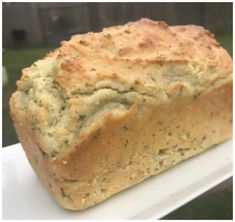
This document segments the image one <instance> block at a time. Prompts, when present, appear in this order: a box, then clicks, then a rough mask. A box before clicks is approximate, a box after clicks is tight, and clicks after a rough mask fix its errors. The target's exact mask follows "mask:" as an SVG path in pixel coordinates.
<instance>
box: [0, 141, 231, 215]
mask: <svg viewBox="0 0 235 222" xmlns="http://www.w3.org/2000/svg"><path fill="white" fill-rule="evenodd" d="M2 154H3V155H2V157H3V219H158V218H161V217H163V216H165V215H167V214H168V213H170V212H172V211H173V210H175V209H177V208H178V207H180V206H182V205H183V204H185V203H187V202H188V201H190V200H192V199H193V198H195V197H197V196H199V195H200V194H202V193H204V192H205V191H207V190H209V189H210V188H212V187H214V186H216V185H217V184H219V183H221V182H222V181H224V180H226V179H227V178H229V177H231V176H232V140H229V141H227V142H225V143H222V144H220V145H218V146H216V147H214V148H213V149H210V150H208V151H206V152H204V153H203V154H201V155H199V156H196V157H193V158H191V159H189V160H186V161H184V162H182V163H180V164H178V165H176V166H175V167H173V168H171V169H169V170H167V171H166V172H163V173H161V174H159V175H157V176H154V177H151V178H149V179H147V180H145V181H144V182H142V183H140V184H139V185H137V186H135V187H133V188H131V189H127V190H125V191H123V192H121V193H119V194H117V195H114V196H113V197H112V198H110V199H108V200H106V201H104V202H103V203H101V204H98V205H97V206H95V207H92V208H90V209H88V210H85V211H81V212H73V211H67V210H64V209H62V208H61V207H59V206H58V205H57V204H56V203H55V202H54V200H53V199H52V198H51V196H50V195H49V193H48V192H47V190H46V189H45V188H44V187H43V186H42V185H41V184H40V182H39V180H38V179H37V177H36V175H35V174H34V172H33V170H32V169H31V167H30V165H29V163H28V161H27V160H26V157H25V155H24V152H23V150H22V148H21V145H20V144H16V145H13V146H9V147H7V148H4V149H3V152H2Z"/></svg>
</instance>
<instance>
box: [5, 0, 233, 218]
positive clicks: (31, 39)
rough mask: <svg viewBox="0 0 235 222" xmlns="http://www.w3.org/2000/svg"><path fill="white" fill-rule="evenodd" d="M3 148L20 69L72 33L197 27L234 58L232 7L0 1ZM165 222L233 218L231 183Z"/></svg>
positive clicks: (11, 139) (8, 140) (9, 136)
mask: <svg viewBox="0 0 235 222" xmlns="http://www.w3.org/2000/svg"><path fill="white" fill-rule="evenodd" d="M2 4H3V5H2V6H3V7H2V10H3V11H2V16H3V26H2V27H3V32H2V33H3V35H2V38H3V75H2V81H3V104H2V108H3V119H2V123H3V131H2V132H3V137H2V138H3V147H4V146H8V145H11V144H15V143H17V142H18V139H17V136H16V134H15V131H14V128H13V125H12V121H11V119H10V116H9V105H8V102H9V98H10V96H11V94H12V93H13V92H14V91H15V90H16V85H15V82H16V80H17V79H19V78H20V76H21V69H22V68H24V67H27V66H30V65H31V64H32V63H33V62H34V61H35V60H37V59H39V58H42V57H43V56H44V55H45V54H46V53H47V52H48V51H50V50H51V49H53V48H55V47H58V46H59V43H60V41H61V40H66V39H69V38H70V36H71V35H73V34H76V33H86V32H88V31H93V32H96V31H101V30H102V28H103V27H107V26H112V25H119V24H124V23H126V22H128V21H135V20H138V19H139V18H141V17H147V18H151V19H154V20H164V21H165V22H166V23H168V24H169V25H183V24H197V25H202V26H204V27H205V28H207V29H208V30H210V31H211V32H213V33H215V35H216V38H217V40H218V41H219V42H220V44H221V45H222V46H223V47H224V48H226V49H227V50H228V52H229V53H230V55H232V3H13V2H11V3H2ZM165 219H232V182H231V181H228V182H227V183H226V185H225V186H224V187H222V188H221V187H220V188H219V189H218V188H217V189H215V191H213V192H209V193H208V194H206V195H203V196H202V197H199V198H197V199H196V200H193V201H192V202H190V203H188V204H186V205H185V206H183V207H182V208H180V209H179V210H177V211H175V212H173V213H172V214H170V215H168V216H167V217H166V218H165Z"/></svg>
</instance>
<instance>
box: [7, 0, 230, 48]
mask: <svg viewBox="0 0 235 222" xmlns="http://www.w3.org/2000/svg"><path fill="white" fill-rule="evenodd" d="M141 17H147V18H151V19H154V20H164V21H165V22H167V23H168V24H169V25H179V24H198V25H203V26H205V27H206V28H207V29H209V30H210V31H212V32H214V33H215V34H216V35H232V3H3V46H4V47H14V46H19V45H21V44H24V45H28V46H31V45H35V44H43V45H58V43H59V41H61V40H62V39H68V38H69V37H70V36H71V35H72V34H75V33H85V32H88V31H100V30H101V29H102V28H103V27H107V26H112V25H117V24H124V23H126V22H128V21H134V20H137V19H139V18H141ZM14 33H15V34H14ZM17 33H18V34H17ZM19 36H21V38H20V37H19ZM22 36H24V37H22Z"/></svg>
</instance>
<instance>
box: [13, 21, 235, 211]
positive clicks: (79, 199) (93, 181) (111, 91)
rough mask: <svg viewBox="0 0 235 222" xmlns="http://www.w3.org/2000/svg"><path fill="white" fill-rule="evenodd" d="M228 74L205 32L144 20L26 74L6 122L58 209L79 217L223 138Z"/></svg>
mask: <svg viewBox="0 0 235 222" xmlns="http://www.w3.org/2000/svg"><path fill="white" fill-rule="evenodd" d="M231 67H232V60H231V58H230V56H229V55H228V54H227V52H226V51H225V50H224V49H222V48H221V47H220V46H219V44H218V43H217V42H216V40H215V39H214V38H213V35H212V34H211V33H209V32H208V31H206V30H205V29H203V28H202V27H198V26H193V25H190V26H176V27H169V26H167V25H166V24H165V23H163V22H154V21H151V20H148V19H141V20H139V21H137V22H133V23H128V24H126V25H123V26H117V27H111V28H108V29H104V30H103V31H102V32H101V33H88V34H85V35H76V36H74V37H72V39H71V40H70V41H68V42H63V43H62V46H61V47H60V48H59V49H57V50H55V51H54V52H52V53H50V54H49V55H47V57H45V58H44V59H43V60H40V61H38V62H36V63H35V64H34V65H33V66H31V67H30V68H26V69H24V70H23V75H22V78H21V80H20V81H19V82H18V83H17V84H18V91H17V92H16V93H15V94H13V96H12V98H11V101H10V105H11V114H12V118H13V120H14V125H15V128H16V131H17V134H18V137H19V139H20V142H21V143H22V145H23V148H24V150H25V151H26V155H27V157H28V159H29V161H30V163H31V165H32V167H33V168H34V170H35V171H36V172H37V174H38V175H39V177H40V178H41V179H42V181H43V182H44V184H45V185H46V186H47V187H48V189H49V190H50V191H51V192H52V194H53V196H54V197H55V199H56V200H57V201H58V203H59V204H60V205H61V206H63V207H65V208H68V209H74V210H77V209H84V208H87V207H90V206H92V205H94V204H96V203H98V202H100V201H102V200H104V199H106V198H108V197H110V196H111V195H113V194H115V193H117V192H119V191H121V190H123V189H126V188H128V187H130V186H132V185H134V184H137V183H139V182H140V181H142V180H144V179H146V178H148V177H149V176H151V175H155V174H157V173H159V172H161V171H163V170H165V169H167V168H169V167H171V166H173V165H174V164H176V163H178V162H180V161H182V160H184V159H187V158H189V157H191V156H194V155H196V154H198V153H201V152H202V151H204V150H206V149H208V148H209V147H212V146H213V145H214V144H218V143H220V142H222V141H224V140H226V139H228V138H230V137H231V131H232V127H231V124H232V68H231Z"/></svg>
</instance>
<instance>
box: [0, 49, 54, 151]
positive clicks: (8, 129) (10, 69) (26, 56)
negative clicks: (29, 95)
mask: <svg viewBox="0 0 235 222" xmlns="http://www.w3.org/2000/svg"><path fill="white" fill-rule="evenodd" d="M50 50H51V49H49V48H30V49H5V51H4V53H3V65H4V66H5V67H6V69H7V73H8V84H7V85H6V86H5V87H3V106H2V107H3V112H2V118H3V121H2V123H3V146H8V145H11V144H15V143H17V142H18V139H17V136H16V133H15V130H14V127H13V124H12V121H11V118H10V115H9V105H8V102H9V98H10V95H11V94H12V93H13V92H14V91H15V90H16V84H15V83H16V80H18V79H20V76H21V69H22V68H24V67H27V66H30V65H31V64H32V63H33V62H34V61H35V60H37V59H40V58H42V57H43V56H44V55H45V54H46V53H47V52H48V51H50Z"/></svg>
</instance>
